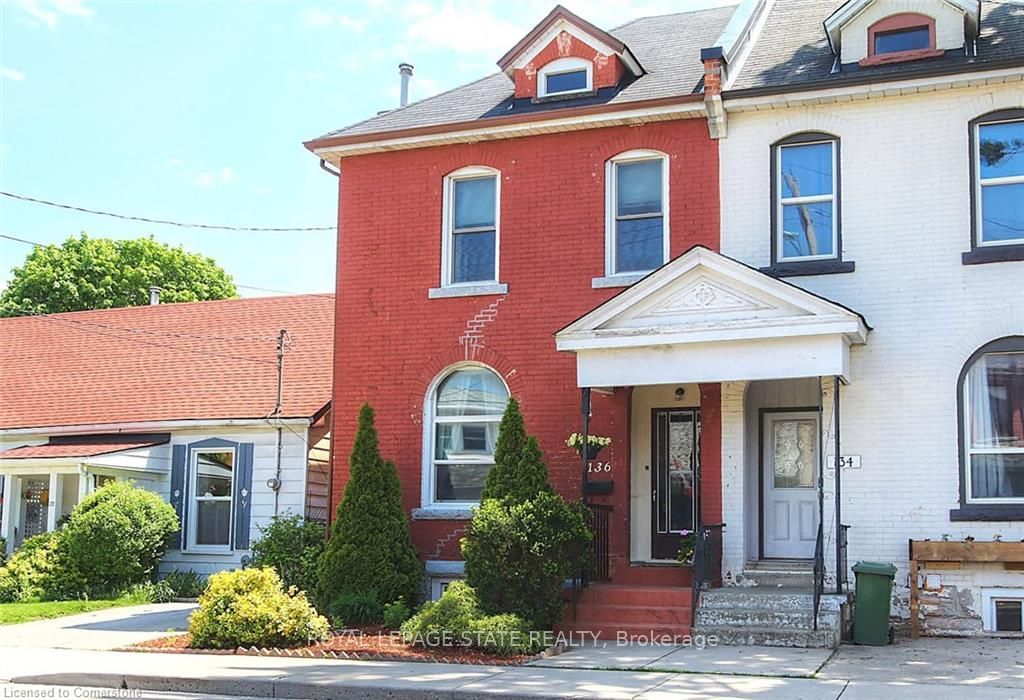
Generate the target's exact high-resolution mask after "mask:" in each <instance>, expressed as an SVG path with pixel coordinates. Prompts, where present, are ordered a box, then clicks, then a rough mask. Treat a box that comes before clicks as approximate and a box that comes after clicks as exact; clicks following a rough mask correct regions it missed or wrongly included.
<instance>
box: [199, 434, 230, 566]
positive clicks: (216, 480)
mask: <svg viewBox="0 0 1024 700" xmlns="http://www.w3.org/2000/svg"><path fill="white" fill-rule="evenodd" d="M234 479H235V451H234V450H233V449H200V450H194V451H193V457H192V469H191V480H190V481H191V483H190V487H191V488H190V489H189V493H191V494H192V501H193V503H192V507H191V508H190V509H189V511H190V513H191V520H192V522H191V523H190V527H189V528H188V530H189V539H190V542H189V548H190V549H199V550H201V549H230V548H231V543H232V539H231V522H232V515H233V508H234V502H233V501H234V499H233V494H234Z"/></svg>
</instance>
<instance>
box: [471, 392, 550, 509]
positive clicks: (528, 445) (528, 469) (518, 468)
mask: <svg viewBox="0 0 1024 700" xmlns="http://www.w3.org/2000/svg"><path fill="white" fill-rule="evenodd" d="M550 490H551V487H550V486H549V485H548V467H547V465H546V464H544V457H543V455H541V452H540V446H538V445H537V439H536V438H535V437H533V436H532V435H527V434H526V426H525V425H524V424H523V414H522V412H521V411H520V410H519V402H518V401H516V400H515V398H509V400H508V405H506V406H505V413H504V415H502V417H501V424H500V425H499V426H498V441H497V443H496V444H495V446H494V466H493V467H491V470H490V472H488V474H487V483H486V484H484V490H483V493H482V494H481V497H480V500H481V501H486V500H488V499H492V498H493V499H498V500H500V501H507V502H510V503H522V502H523V501H526V500H528V499H530V498H533V497H534V496H536V495H537V494H538V493H541V492H542V491H550Z"/></svg>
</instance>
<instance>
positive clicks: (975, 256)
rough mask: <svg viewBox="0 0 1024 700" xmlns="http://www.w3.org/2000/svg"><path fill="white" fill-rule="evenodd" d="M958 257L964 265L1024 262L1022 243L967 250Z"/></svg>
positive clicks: (1023, 244)
mask: <svg viewBox="0 0 1024 700" xmlns="http://www.w3.org/2000/svg"><path fill="white" fill-rule="evenodd" d="M960 257H961V261H962V262H963V264H964V265H983V264H985V263H998V262H1011V261H1013V260H1024V243H1010V244H1007V245H991V246H984V247H982V248H975V249H974V250H969V251H967V252H966V253H964V254H963V255H961V256H960Z"/></svg>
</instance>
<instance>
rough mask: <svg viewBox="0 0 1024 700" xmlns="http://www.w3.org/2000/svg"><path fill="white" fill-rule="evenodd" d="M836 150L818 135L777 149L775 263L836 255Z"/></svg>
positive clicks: (808, 136) (824, 258)
mask: <svg viewBox="0 0 1024 700" xmlns="http://www.w3.org/2000/svg"><path fill="white" fill-rule="evenodd" d="M805 138H806V139H808V140H804V139H805ZM836 146H837V144H836V141H835V139H831V138H828V137H824V138H818V137H817V136H816V135H803V138H801V139H800V140H795V139H794V140H793V141H792V142H790V143H780V144H778V145H777V146H776V152H775V168H776V171H775V232H774V236H775V241H774V246H773V249H774V251H775V260H774V262H776V263H782V262H795V261H810V260H829V259H835V258H837V257H838V251H839V212H838V207H837V195H836V193H837V191H838V187H837V182H838V181H837V167H836V166H837V162H836V161H837V158H836Z"/></svg>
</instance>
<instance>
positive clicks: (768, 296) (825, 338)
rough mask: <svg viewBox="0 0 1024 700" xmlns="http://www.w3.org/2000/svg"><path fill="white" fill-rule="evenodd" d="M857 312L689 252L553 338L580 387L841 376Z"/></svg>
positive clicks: (708, 254)
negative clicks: (568, 355) (568, 356)
mask: <svg viewBox="0 0 1024 700" xmlns="http://www.w3.org/2000/svg"><path fill="white" fill-rule="evenodd" d="M869 330H870V327H869V326H868V324H867V322H866V321H865V319H864V317H863V316H861V315H860V314H859V313H857V312H855V311H853V310H851V309H849V308H847V307H845V306H842V305H841V304H838V303H836V302H834V301H831V300H829V299H825V298H823V297H820V296H818V295H816V294H813V293H811V292H808V291H806V290H804V289H801V288H800V287H797V286H796V285H793V284H790V283H788V282H784V281H781V280H778V279H776V278H774V277H770V276H769V275H766V274H764V273H763V272H760V271H758V270H755V269H754V268H752V267H749V266H747V265H744V264H743V263H741V262H738V261H736V260H733V259H732V258H729V257H726V256H724V255H722V254H720V253H716V252H714V251H712V250H710V249H708V248H705V247H703V246H695V247H693V248H691V249H690V250H688V251H687V252H686V253H684V254H683V255H681V256H679V257H678V258H676V259H675V260H672V261H671V262H669V263H667V264H666V265H664V266H662V267H661V268H659V269H657V270H655V271H654V272H652V273H651V274H650V275H648V276H647V277H645V278H644V279H642V280H640V281H639V282H637V283H636V284H634V285H632V286H631V287H629V288H627V289H625V290H624V291H623V292H621V293H620V294H618V295H616V296H615V297H612V298H611V299H609V300H608V301H606V302H604V303H603V304H601V305H600V306H598V307H597V308H595V309H593V310H592V311H590V312H589V313H587V314H586V315H584V316H583V317H581V318H579V319H578V320H576V321H574V322H573V323H571V324H569V325H568V326H566V327H565V328H563V329H562V330H560V331H558V332H557V333H556V334H555V344H556V347H557V348H558V349H559V350H563V351H569V352H575V353H576V358H577V360H576V368H577V383H578V384H579V386H581V387H586V386H590V387H601V386H635V385H646V384H667V383H686V382H702V381H703V382H713V381H714V382H718V381H738V380H755V379H787V378H797V377H813V376H832V375H838V376H841V377H843V378H848V376H849V348H850V345H857V344H863V343H865V342H866V341H867V335H868V331H869Z"/></svg>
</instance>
